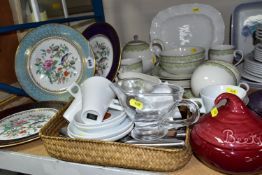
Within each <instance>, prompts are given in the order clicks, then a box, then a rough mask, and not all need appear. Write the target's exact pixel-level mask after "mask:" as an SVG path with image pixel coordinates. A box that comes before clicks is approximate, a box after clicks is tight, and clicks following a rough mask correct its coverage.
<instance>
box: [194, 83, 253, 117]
mask: <svg viewBox="0 0 262 175" xmlns="http://www.w3.org/2000/svg"><path fill="white" fill-rule="evenodd" d="M248 90H249V86H248V84H246V83H240V84H239V86H234V85H210V86H207V87H205V88H203V89H202V90H201V91H200V97H201V100H196V101H199V102H200V103H202V105H203V107H204V108H205V109H203V110H202V111H203V112H204V113H207V112H210V111H211V109H212V108H213V107H214V101H215V99H216V98H217V97H218V96H219V95H220V94H222V93H225V92H227V93H232V94H234V95H237V96H238V97H239V98H240V99H242V100H243V101H244V102H245V100H246V96H247V92H248ZM220 105H223V104H220Z"/></svg>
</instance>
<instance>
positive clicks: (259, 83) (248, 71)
mask: <svg viewBox="0 0 262 175" xmlns="http://www.w3.org/2000/svg"><path fill="white" fill-rule="evenodd" d="M238 69H239V71H240V73H241V76H242V78H244V79H242V80H243V81H244V82H246V83H248V84H249V85H250V86H251V87H254V88H261V87H262V62H259V61H257V60H256V59H255V56H254V53H250V54H248V55H246V57H245V61H244V63H243V64H241V65H239V66H238Z"/></svg>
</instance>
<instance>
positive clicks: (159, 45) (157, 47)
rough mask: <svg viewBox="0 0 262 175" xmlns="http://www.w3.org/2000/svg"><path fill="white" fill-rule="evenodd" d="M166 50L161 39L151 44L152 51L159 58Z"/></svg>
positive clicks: (154, 40)
mask: <svg viewBox="0 0 262 175" xmlns="http://www.w3.org/2000/svg"><path fill="white" fill-rule="evenodd" d="M163 50H165V47H164V44H163V42H162V41H161V40H159V39H153V40H152V41H151V42H150V51H151V52H153V53H154V54H155V55H156V56H157V57H159V56H160V53H161V52H162V51H163Z"/></svg>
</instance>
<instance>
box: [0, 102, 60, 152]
mask: <svg viewBox="0 0 262 175" xmlns="http://www.w3.org/2000/svg"><path fill="white" fill-rule="evenodd" d="M64 105H65V103H63V102H54V101H53V102H47V101H46V102H38V103H31V104H26V105H21V106H18V107H13V108H10V109H7V110H4V111H1V112H0V148H1V147H8V146H14V145H19V144H23V143H27V142H30V141H33V140H35V139H38V138H39V136H38V132H39V130H40V129H41V128H42V127H43V126H44V125H45V124H46V123H47V122H48V121H49V120H50V119H51V118H52V117H53V116H54V115H55V114H56V113H57V112H58V110H60V109H61V108H62V107H63V106H64Z"/></svg>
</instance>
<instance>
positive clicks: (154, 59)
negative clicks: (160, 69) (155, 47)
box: [152, 55, 156, 64]
mask: <svg viewBox="0 0 262 175" xmlns="http://www.w3.org/2000/svg"><path fill="white" fill-rule="evenodd" d="M152 63H153V64H155V63H156V57H155V56H154V55H153V56H152Z"/></svg>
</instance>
